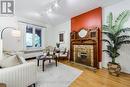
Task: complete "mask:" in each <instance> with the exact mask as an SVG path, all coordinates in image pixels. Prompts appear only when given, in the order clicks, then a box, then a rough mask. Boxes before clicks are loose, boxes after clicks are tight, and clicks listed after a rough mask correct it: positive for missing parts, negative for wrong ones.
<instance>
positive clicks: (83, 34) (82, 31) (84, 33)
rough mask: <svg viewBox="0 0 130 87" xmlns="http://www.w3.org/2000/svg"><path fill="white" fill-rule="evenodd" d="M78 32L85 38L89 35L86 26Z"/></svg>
mask: <svg viewBox="0 0 130 87" xmlns="http://www.w3.org/2000/svg"><path fill="white" fill-rule="evenodd" d="M78 34H79V36H80V37H81V38H83V37H85V36H86V35H87V31H86V30H85V28H82V29H81V30H80V32H79V33H78Z"/></svg>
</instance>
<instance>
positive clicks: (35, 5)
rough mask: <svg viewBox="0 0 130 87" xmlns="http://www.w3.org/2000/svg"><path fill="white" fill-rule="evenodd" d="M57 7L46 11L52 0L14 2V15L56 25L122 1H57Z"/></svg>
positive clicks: (17, 0)
mask: <svg viewBox="0 0 130 87" xmlns="http://www.w3.org/2000/svg"><path fill="white" fill-rule="evenodd" d="M58 1H59V7H58V8H53V9H52V12H50V13H49V14H47V13H46V11H47V10H48V9H49V8H50V7H51V6H52V5H53V3H54V0H15V3H16V4H15V5H16V15H17V16H20V17H24V18H28V19H31V20H34V21H39V22H43V23H47V24H52V25H57V24H60V23H63V22H65V21H66V20H69V19H70V18H72V17H74V16H77V15H79V14H81V13H84V12H87V11H89V10H92V9H94V8H97V7H106V6H109V5H112V4H115V3H117V2H119V1H123V0H58Z"/></svg>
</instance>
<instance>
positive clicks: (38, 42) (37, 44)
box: [35, 29, 41, 47]
mask: <svg viewBox="0 0 130 87" xmlns="http://www.w3.org/2000/svg"><path fill="white" fill-rule="evenodd" d="M35 47H41V29H35Z"/></svg>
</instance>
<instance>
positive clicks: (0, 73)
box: [0, 62, 37, 87]
mask: <svg viewBox="0 0 130 87" xmlns="http://www.w3.org/2000/svg"><path fill="white" fill-rule="evenodd" d="M36 71H37V68H36V64H35V63H34V62H30V63H24V64H20V65H17V66H13V67H8V68H2V69H0V83H5V84H6V86H7V87H28V86H29V85H32V84H34V83H36V80H37V72H36Z"/></svg>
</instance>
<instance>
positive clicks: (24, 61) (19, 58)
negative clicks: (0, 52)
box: [16, 55, 27, 64]
mask: <svg viewBox="0 0 130 87" xmlns="http://www.w3.org/2000/svg"><path fill="white" fill-rule="evenodd" d="M16 57H17V58H18V60H19V61H20V63H21V64H23V63H27V61H26V60H25V59H24V58H23V57H22V56H20V55H16Z"/></svg>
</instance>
